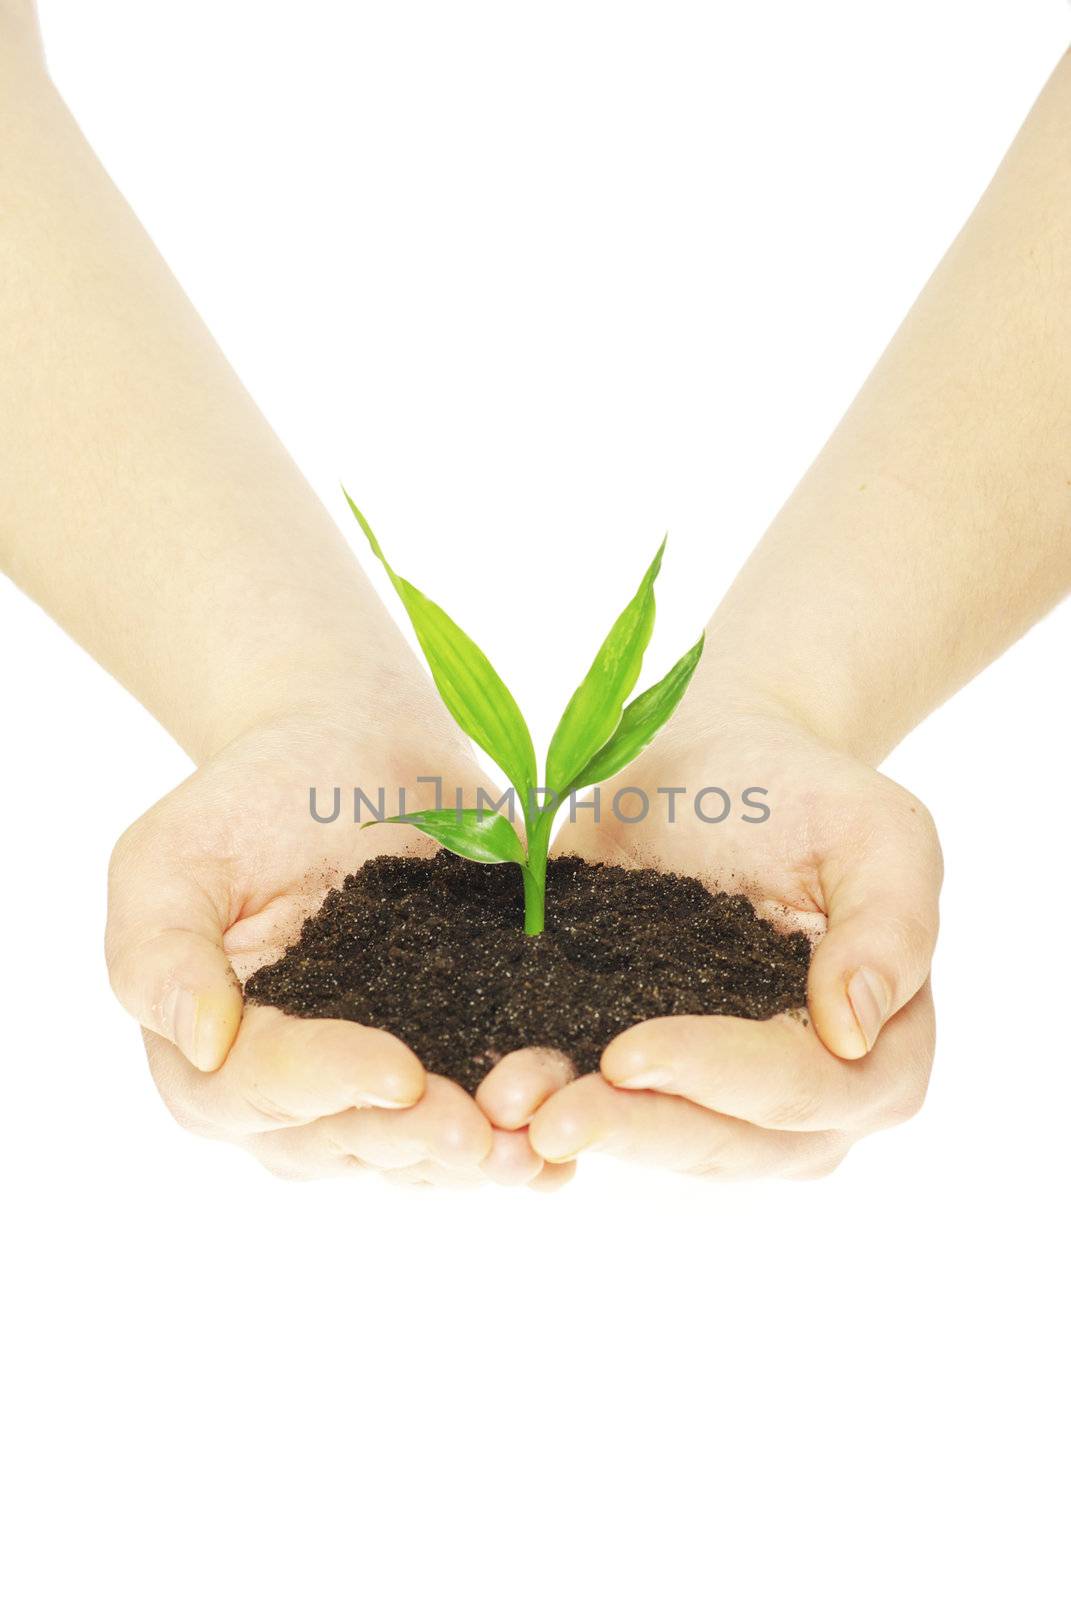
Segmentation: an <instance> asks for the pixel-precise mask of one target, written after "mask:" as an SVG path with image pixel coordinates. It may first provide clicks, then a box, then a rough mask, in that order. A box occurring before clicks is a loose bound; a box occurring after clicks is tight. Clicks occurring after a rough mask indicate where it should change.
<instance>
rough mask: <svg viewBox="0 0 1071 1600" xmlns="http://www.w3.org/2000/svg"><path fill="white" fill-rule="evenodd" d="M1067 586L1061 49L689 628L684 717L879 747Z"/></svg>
mask: <svg viewBox="0 0 1071 1600" xmlns="http://www.w3.org/2000/svg"><path fill="white" fill-rule="evenodd" d="M1069 588H1071V58H1065V59H1064V61H1063V62H1062V63H1061V64H1060V66H1059V67H1058V69H1057V71H1056V73H1055V74H1054V75H1053V78H1052V79H1051V80H1050V82H1049V83H1048V85H1047V86H1046V88H1045V90H1044V91H1043V93H1042V95H1041V97H1040V99H1039V101H1038V103H1037V104H1036V106H1035V107H1034V109H1033V111H1032V112H1031V114H1030V117H1029V118H1028V120H1027V122H1026V124H1025V125H1024V127H1023V129H1022V131H1021V133H1020V135H1019V137H1018V138H1017V140H1016V142H1015V144H1014V145H1013V146H1012V149H1011V151H1010V152H1009V154H1008V156H1007V158H1006V159H1005V161H1004V163H1003V165H1002V166H1001V168H1000V170H999V172H998V173H997V175H996V177H995V178H994V180H993V183H992V184H991V186H990V188H989V189H988V191H987V192H986V194H985V196H984V197H983V199H982V200H981V202H980V203H979V205H978V207H977V209H976V210H975V212H974V214H973V215H972V217H971V218H970V220H969V222H968V223H967V225H966V227H965V228H964V229H963V231H962V233H961V234H960V236H959V237H958V239H957V240H956V241H955V243H954V244H953V246H952V248H951V249H950V250H949V252H948V254H947V256H946V257H945V259H944V260H943V262H942V263H941V265H940V266H939V268H938V269H937V271H936V273H935V274H934V276H933V278H932V279H931V280H930V282H929V283H928V284H927V286H926V288H925V289H924V291H923V293H922V295H921V296H920V298H919V300H918V301H917V303H916V304H915V306H914V307H913V309H912V311H911V312H910V314H909V316H908V317H907V319H906V321H905V322H904V324H903V326H902V327H901V329H900V330H899V332H898V333H897V335H896V336H895V338H894V339H893V341H892V343H891V344H890V346H889V348H888V349H887V351H886V352H885V354H884V355H883V357H882V359H881V361H880V362H879V364H878V366H877V367H876V369H875V371H874V372H873V374H872V376H871V377H870V379H869V380H868V382H867V383H866V385H865V387H864V388H863V390H862V391H861V393H860V394H859V396H858V397H857V398H856V400H855V402H854V404H853V405H852V407H851V409H850V410H849V411H848V413H847V415H846V416H845V418H844V419H843V421H842V422H841V424H840V425H839V427H838V428H837V430H836V432H835V433H834V435H833V437H832V438H831V439H830V441H829V443H828V444H827V446H826V447H825V449H824V450H823V451H822V453H821V455H820V456H819V458H818V460H817V461H816V462H815V464H814V465H813V467H812V468H811V470H810V471H809V472H808V474H807V476H806V477H805V478H804V480H803V481H802V483H801V484H800V485H799V487H798V488H797V490H796V491H795V493H794V494H793V495H792V497H791V499H790V500H789V501H788V503H787V505H786V506H785V507H784V508H783V510H782V511H781V512H780V514H779V515H778V517H777V518H776V520H775V522H774V523H773V525H772V527H771V528H770V530H769V532H768V533H767V534H766V536H765V538H764V539H763V541H762V542H761V543H760V545H759V546H758V548H757V549H756V551H755V553H754V554H753V556H752V557H751V559H750V560H749V561H748V563H747V565H746V566H745V567H744V569H743V571H742V572H741V574H740V576H739V577H738V579H737V580H736V582H735V584H734V585H733V588H732V589H731V590H730V592H729V594H728V596H727V597H726V600H725V602H724V603H723V605H722V606H721V607H720V608H719V610H718V612H717V613H716V615H715V617H714V619H713V621H712V624H711V627H710V630H709V634H708V647H707V651H706V655H705V659H704V661H703V663H702V666H701V669H700V673H699V674H697V680H696V685H695V687H694V689H693V692H692V693H691V694H690V695H689V699H688V701H687V703H686V706H685V708H684V709H683V711H682V716H683V717H684V718H685V720H686V721H687V720H689V719H690V721H691V722H692V724H698V725H700V726H704V727H705V726H712V725H716V722H717V718H718V716H719V712H720V708H721V707H722V706H723V705H724V703H725V700H726V697H727V696H730V697H732V696H736V697H738V698H742V699H744V700H751V701H754V700H756V699H758V700H760V701H765V702H768V703H770V704H772V705H773V706H775V707H784V708H785V709H787V710H789V711H791V712H792V713H793V714H794V715H796V716H798V717H799V718H801V719H802V720H803V721H804V722H806V723H807V724H808V725H809V726H811V727H812V728H813V729H814V730H815V731H816V732H818V733H820V734H821V735H822V736H823V737H825V738H828V739H829V740H830V741H831V742H833V743H835V744H837V745H839V746H841V747H843V748H845V749H848V750H851V751H852V752H853V753H855V754H857V755H861V756H863V757H865V758H866V759H868V760H873V761H877V760H880V759H881V758H882V757H883V756H884V755H885V754H887V752H888V751H889V750H890V749H891V748H892V747H893V746H894V745H895V744H896V743H897V742H898V740H899V739H901V738H902V737H903V736H904V734H905V733H907V732H908V731H909V729H910V728H912V727H913V726H914V725H915V724H916V723H917V722H919V721H920V720H921V719H922V718H923V717H925V716H926V715H927V713H928V712H929V711H931V710H932V709H933V708H934V707H935V706H937V705H938V704H940V702H941V701H943V700H944V699H946V698H947V697H948V696H949V695H950V694H952V693H953V692H954V691H955V690H956V689H958V688H959V687H960V686H961V685H962V684H963V683H965V682H966V681H967V680H968V679H969V678H971V677H972V676H973V675H974V674H975V673H976V672H978V671H979V670H980V669H981V668H982V667H984V666H985V665H986V664H987V663H988V662H989V661H991V660H992V659H993V658H994V657H995V656H997V655H998V654H999V653H1000V652H1001V651H1002V650H1004V649H1005V648H1006V647H1007V646H1008V645H1009V644H1010V643H1012V641H1013V640H1015V639H1016V638H1017V637H1018V636H1019V635H1020V634H1022V633H1023V632H1024V631H1025V630H1026V629H1027V628H1029V627H1030V626H1031V624H1032V623H1034V622H1035V621H1036V620H1037V619H1038V618H1039V617H1041V616H1042V615H1043V614H1044V613H1045V611H1047V610H1048V609H1049V608H1051V607H1052V606H1053V605H1054V604H1055V603H1056V602H1057V601H1058V600H1059V598H1060V597H1061V596H1062V595H1063V594H1065V593H1066V592H1067V591H1068V589H1069Z"/></svg>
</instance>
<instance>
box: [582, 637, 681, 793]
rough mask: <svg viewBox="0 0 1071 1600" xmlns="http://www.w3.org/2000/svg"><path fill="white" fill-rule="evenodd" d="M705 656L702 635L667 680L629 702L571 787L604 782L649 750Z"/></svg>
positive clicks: (583, 786)
mask: <svg viewBox="0 0 1071 1600" xmlns="http://www.w3.org/2000/svg"><path fill="white" fill-rule="evenodd" d="M702 654H703V635H702V634H700V636H699V642H698V644H694V645H693V646H692V648H691V649H690V650H688V651H687V652H686V653H685V654H684V655H683V656H681V658H680V660H679V661H678V662H677V664H676V666H675V667H670V669H669V671H668V672H667V673H666V675H665V677H664V678H660V679H659V681H658V682H657V683H655V684H652V685H651V687H650V688H649V689H645V690H644V691H643V693H642V694H638V695H637V696H636V698H635V700H631V701H630V702H629V704H628V705H627V706H626V707H625V709H624V711H623V712H622V714H621V721H620V722H619V723H618V725H617V728H616V729H615V731H614V732H613V733H612V734H611V736H610V738H609V739H607V741H606V743H605V744H604V745H603V747H602V749H601V750H598V751H596V753H595V755H593V756H592V758H591V760H590V761H589V762H588V764H587V766H586V767H585V768H584V770H583V772H582V773H581V774H580V776H579V777H578V778H576V779H574V781H573V783H572V784H571V785H570V788H573V789H586V788H587V787H588V785H589V784H591V783H602V781H603V779H604V778H612V777H613V775H614V773H615V772H620V771H621V768H622V767H627V766H628V764H629V762H630V761H631V760H632V758H633V756H638V755H639V753H640V751H641V750H644V749H646V747H647V745H649V744H650V742H651V740H652V739H653V738H654V736H655V734H656V733H657V732H658V730H659V728H661V727H662V725H663V723H665V722H668V721H669V719H670V717H671V716H672V715H673V713H674V711H676V709H677V707H678V705H679V704H680V701H681V697H682V696H683V694H684V691H685V689H687V687H688V685H689V683H691V681H692V673H693V672H694V671H695V669H696V667H697V666H698V665H699V658H700V656H701V655H702Z"/></svg>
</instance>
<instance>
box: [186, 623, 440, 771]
mask: <svg viewBox="0 0 1071 1600" xmlns="http://www.w3.org/2000/svg"><path fill="white" fill-rule="evenodd" d="M392 643H394V642H393V641H392ZM216 687H217V689H218V692H217V693H214V694H213V695H212V696H210V697H209V699H208V702H207V703H206V704H205V705H202V706H199V707H197V708H196V711H195V713H194V714H192V715H190V716H184V715H182V714H181V713H180V714H179V715H178V716H176V717H174V718H173V719H172V724H171V725H172V728H173V731H175V732H176V735H177V737H178V738H179V742H180V743H181V744H182V745H183V746H184V748H185V749H187V750H188V751H189V753H190V754H191V756H192V757H193V759H194V760H195V761H196V762H197V763H198V764H199V765H200V764H202V763H204V762H205V761H208V760H210V759H212V758H213V757H215V756H217V755H219V754H220V753H221V752H223V751H224V750H226V749H227V748H228V747H229V746H231V745H233V744H235V743H236V742H237V741H240V740H244V739H245V738H246V737H247V736H250V735H256V734H259V733H262V732H265V731H272V730H276V729H281V728H285V729H287V730H291V731H293V730H297V729H300V728H308V729H310V730H316V737H317V738H318V739H319V740H320V741H321V742H323V741H327V742H337V743H338V745H339V746H340V748H345V747H346V746H350V747H354V746H356V745H359V746H360V747H361V748H363V749H367V748H368V747H369V746H375V747H376V748H382V750H383V752H384V754H386V752H387V751H388V750H390V751H398V752H406V751H412V752H413V760H414V761H417V760H418V759H419V757H420V755H421V754H422V753H424V752H427V753H428V754H430V753H432V752H443V753H449V754H450V755H451V757H453V758H454V759H457V757H458V755H459V754H460V753H462V752H463V753H464V754H465V756H466V757H467V758H468V759H471V757H469V756H468V745H467V742H466V741H465V740H464V739H463V738H462V736H461V733H460V730H459V729H458V728H457V726H456V725H455V723H454V722H453V721H452V719H451V718H450V717H449V715H448V714H447V712H446V711H445V709H444V707H443V706H442V704H441V703H440V701H439V700H438V697H437V696H436V694H435V690H434V686H433V685H432V683H431V681H430V679H429V678H428V677H427V675H426V674H425V673H424V672H423V671H422V670H421V668H420V666H419V664H418V663H417V661H416V659H415V657H414V656H413V655H412V653H411V652H410V651H409V650H408V648H407V647H406V646H405V644H404V641H402V639H401V638H400V637H398V638H397V640H396V648H382V645H381V647H380V648H376V649H372V648H370V649H369V650H368V651H367V652H365V653H361V654H358V653H357V652H355V651H354V650H353V649H352V647H351V646H349V645H346V646H343V645H338V646H336V647H332V645H331V643H330V641H328V640H326V639H322V638H321V639H317V640H315V641H310V642H309V645H308V647H307V648H303V649H301V650H298V651H293V652H287V653H284V654H281V655H278V656H273V657H271V658H269V659H264V658H259V659H257V660H256V661H255V662H254V661H253V660H250V662H249V663H248V670H243V671H242V672H240V673H238V674H236V675H235V676H234V677H233V678H232V679H231V680H230V681H229V682H228V681H227V680H225V679H224V680H222V681H220V682H219V683H218V685H217V686H216Z"/></svg>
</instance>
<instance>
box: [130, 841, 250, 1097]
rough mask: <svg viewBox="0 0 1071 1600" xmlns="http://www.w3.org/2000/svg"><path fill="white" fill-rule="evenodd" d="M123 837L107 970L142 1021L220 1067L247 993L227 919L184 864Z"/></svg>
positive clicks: (199, 1060) (202, 1063)
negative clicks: (227, 942)
mask: <svg viewBox="0 0 1071 1600" xmlns="http://www.w3.org/2000/svg"><path fill="white" fill-rule="evenodd" d="M128 837H129V836H124V839H122V840H120V842H119V844H118V846H117V847H116V850H115V854H114V855H113V857H112V862H111V867H110V869H109V873H108V926H107V931H106V933H105V939H104V946H105V955H106V958H107V962H108V976H109V979H110V980H111V985H112V988H113V989H114V991H115V993H116V995H117V996H118V998H119V1000H120V1002H121V1004H122V1005H123V1006H124V1007H125V1008H126V1010H127V1011H129V1012H130V1014H131V1015H132V1016H134V1017H136V1018H137V1020H138V1021H139V1022H140V1023H141V1025H142V1027H145V1028H149V1029H150V1030H151V1031H152V1032H153V1033H158V1034H160V1035H161V1036H162V1037H163V1038H165V1039H170V1041H171V1043H172V1044H174V1045H177V1046H178V1048H179V1049H180V1050H181V1051H182V1054H183V1055H184V1056H185V1057H186V1059H187V1061H190V1062H192V1064H193V1065H194V1066H195V1067H198V1068H199V1069H200V1070H201V1071H202V1072H214V1071H215V1070H216V1069H217V1068H218V1067H220V1066H222V1065H223V1062H224V1060H225V1059H226V1056H227V1052H228V1051H229V1050H230V1047H231V1045H232V1044H233V1043H234V1037H235V1035H236V1033H237V1032H238V1025H239V1023H240V1022H241V1020H242V991H241V988H240V986H239V983H238V980H237V978H236V977H235V975H234V970H233V968H232V967H231V964H230V962H229V960H228V959H227V955H226V952H225V951H224V949H223V933H224V927H223V918H222V916H221V914H220V911H219V909H218V907H217V906H216V905H215V904H214V902H213V900H212V898H211V896H210V895H209V894H208V892H207V891H206V890H205V889H204V888H203V887H202V886H201V885H199V884H198V883H196V882H195V881H194V880H193V879H192V878H191V877H190V876H189V875H188V873H187V872H186V871H184V869H183V868H182V867H181V866H177V865H174V864H171V865H167V864H164V865H152V866H150V865H149V864H148V863H147V862H146V860H145V856H144V854H143V853H142V852H141V851H139V850H138V849H137V847H136V845H132V844H128V843H127V842H126V841H127V838H128Z"/></svg>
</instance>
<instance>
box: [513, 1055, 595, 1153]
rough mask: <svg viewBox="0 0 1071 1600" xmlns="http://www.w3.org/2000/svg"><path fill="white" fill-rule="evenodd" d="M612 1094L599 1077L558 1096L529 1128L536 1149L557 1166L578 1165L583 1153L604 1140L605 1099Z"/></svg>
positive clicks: (554, 1097)
mask: <svg viewBox="0 0 1071 1600" xmlns="http://www.w3.org/2000/svg"><path fill="white" fill-rule="evenodd" d="M610 1093H612V1091H611V1090H610V1089H609V1088H608V1086H607V1085H606V1084H605V1083H602V1082H601V1081H600V1079H599V1077H598V1075H597V1074H591V1075H588V1076H586V1077H584V1078H579V1079H577V1081H576V1083H574V1084H571V1085H570V1086H569V1087H568V1088H566V1089H563V1090H562V1091H561V1092H560V1093H559V1094H556V1095H554V1096H553V1097H552V1098H551V1099H550V1100H548V1101H547V1102H546V1104H545V1105H543V1106H541V1107H540V1109H539V1110H538V1111H537V1112H536V1114H535V1116H534V1117H533V1118H532V1121H531V1123H530V1124H529V1128H528V1138H529V1141H530V1143H531V1146H532V1149H533V1150H534V1151H535V1152H536V1154H537V1155H538V1156H541V1157H542V1158H543V1160H544V1161H549V1162H551V1163H552V1164H554V1165H556V1166H557V1165H560V1164H561V1163H564V1162H567V1161H574V1160H575V1159H576V1157H577V1156H578V1155H579V1154H580V1153H581V1151H583V1150H588V1149H590V1148H591V1147H592V1145H595V1144H597V1143H598V1142H599V1140H600V1139H601V1138H602V1137H603V1131H604V1130H603V1121H602V1118H601V1116H600V1114H599V1113H600V1102H601V1095H602V1094H610Z"/></svg>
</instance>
